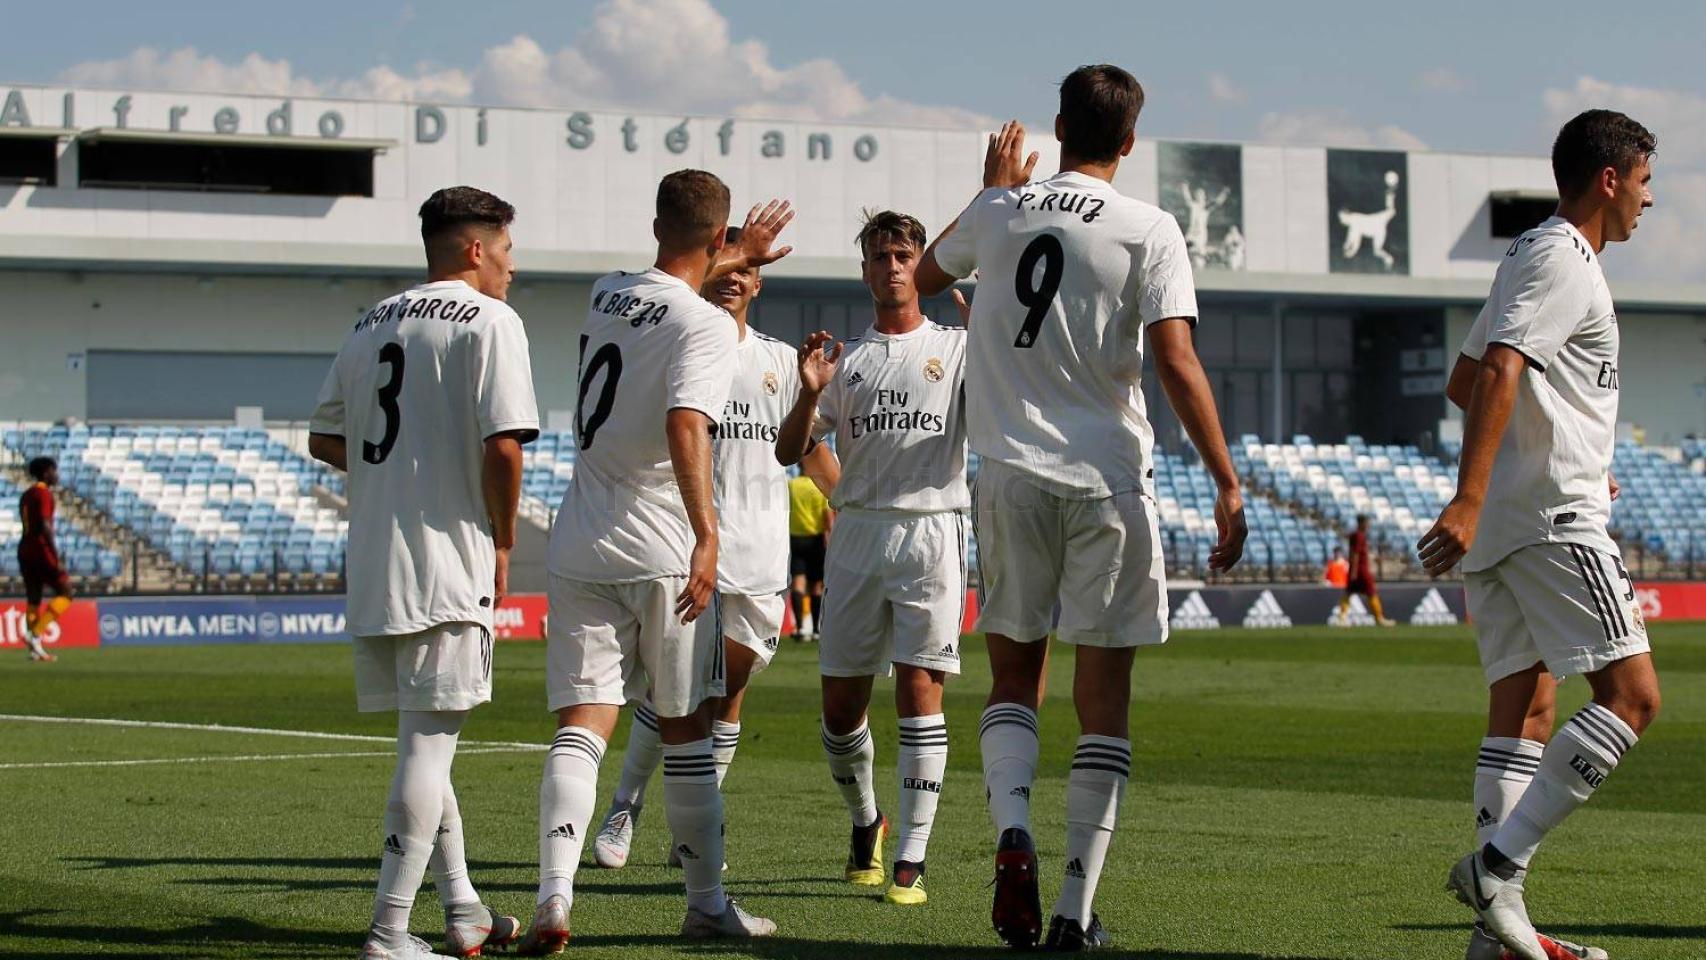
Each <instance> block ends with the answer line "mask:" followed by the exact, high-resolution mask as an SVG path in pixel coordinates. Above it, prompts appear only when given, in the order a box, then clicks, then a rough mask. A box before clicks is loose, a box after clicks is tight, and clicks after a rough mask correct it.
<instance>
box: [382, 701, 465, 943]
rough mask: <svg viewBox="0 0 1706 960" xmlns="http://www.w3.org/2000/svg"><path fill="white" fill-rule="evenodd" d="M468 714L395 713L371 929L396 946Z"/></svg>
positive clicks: (429, 852) (440, 811) (401, 937)
mask: <svg viewBox="0 0 1706 960" xmlns="http://www.w3.org/2000/svg"><path fill="white" fill-rule="evenodd" d="M467 718H468V712H467V711H466V710H458V711H443V712H433V711H423V710H400V711H398V713H397V771H396V773H395V774H394V775H393V776H392V777H391V793H390V795H389V796H388V797H387V798H386V801H385V822H384V829H383V834H384V855H383V856H382V857H381V858H380V862H379V889H378V891H377V894H376V895H375V897H374V899H373V931H372V934H371V936H372V937H373V938H374V939H375V940H378V941H379V942H381V943H383V944H386V945H387V946H391V947H396V946H399V945H400V944H401V943H402V942H403V941H404V940H406V939H407V938H408V935H409V913H410V911H411V910H412V909H413V908H414V905H415V894H416V893H418V892H419V891H420V888H421V879H422V878H423V877H424V876H425V875H426V869H427V861H428V860H430V859H431V858H432V849H433V838H434V836H435V835H436V834H437V832H438V825H439V822H440V820H442V819H443V816H444V794H445V788H446V787H447V785H448V784H449V783H450V766H451V763H452V762H453V761H454V760H455V759H456V738H457V736H458V735H459V734H460V733H461V730H462V722H463V721H464V720H466V719H467Z"/></svg>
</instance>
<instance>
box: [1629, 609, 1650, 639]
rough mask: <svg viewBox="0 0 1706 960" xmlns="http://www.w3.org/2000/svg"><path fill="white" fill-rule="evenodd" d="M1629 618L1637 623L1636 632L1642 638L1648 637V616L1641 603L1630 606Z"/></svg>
mask: <svg viewBox="0 0 1706 960" xmlns="http://www.w3.org/2000/svg"><path fill="white" fill-rule="evenodd" d="M1629 616H1630V618H1631V619H1633V620H1634V621H1635V632H1636V633H1638V634H1640V635H1641V636H1643V637H1644V636H1646V635H1647V614H1646V612H1645V611H1643V610H1642V609H1641V601H1639V600H1636V601H1634V602H1633V603H1631V604H1629Z"/></svg>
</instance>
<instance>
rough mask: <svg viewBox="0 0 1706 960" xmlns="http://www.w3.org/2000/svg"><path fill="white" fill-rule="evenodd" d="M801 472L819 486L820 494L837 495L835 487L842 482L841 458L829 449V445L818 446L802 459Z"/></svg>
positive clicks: (820, 444)
mask: <svg viewBox="0 0 1706 960" xmlns="http://www.w3.org/2000/svg"><path fill="white" fill-rule="evenodd" d="M800 472H801V473H803V474H805V475H806V476H807V477H809V478H810V479H811V482H812V483H814V484H816V485H817V489H818V492H819V493H822V494H823V495H824V496H826V497H827V496H830V495H832V494H834V493H835V485H836V484H838V483H840V482H841V458H840V457H837V456H836V455H835V451H834V450H831V449H829V444H827V443H819V444H816V445H814V446H813V447H812V448H811V451H810V452H808V453H807V454H806V455H805V456H803V457H801V458H800Z"/></svg>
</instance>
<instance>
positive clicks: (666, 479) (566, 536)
mask: <svg viewBox="0 0 1706 960" xmlns="http://www.w3.org/2000/svg"><path fill="white" fill-rule="evenodd" d="M736 337H737V334H736V331H735V321H734V318H733V317H731V316H729V314H728V312H727V311H725V310H723V309H721V308H719V307H716V306H713V305H712V304H710V303H709V302H707V301H706V300H705V299H704V298H702V297H700V296H699V292H698V291H697V290H694V289H692V288H691V287H689V286H688V285H687V284H686V283H685V282H683V281H682V280H680V279H679V278H677V277H674V276H671V275H670V274H667V273H665V272H663V271H662V270H658V269H656V268H653V269H650V270H647V271H645V272H643V273H632V274H630V273H613V274H610V275H609V276H606V277H603V278H602V279H600V280H599V281H598V282H597V283H595V284H593V287H592V298H591V302H590V303H589V305H588V310H587V316H586V323H585V325H584V326H583V327H582V329H581V342H580V351H581V352H580V376H579V384H580V386H579V405H578V409H577V410H576V413H575V439H576V446H577V447H578V448H579V450H578V452H577V454H576V456H575V472H574V476H573V477H572V478H571V479H570V481H569V488H568V490H567V491H565V492H564V494H563V503H562V506H561V508H560V509H559V510H558V511H557V518H556V522H555V523H554V524H553V525H552V527H551V541H550V547H549V550H548V560H547V567H548V569H549V570H550V571H551V572H552V573H553V574H556V575H557V576H560V577H567V578H569V579H572V580H581V581H584V582H588V583H633V582H637V581H640V580H654V579H658V578H661V577H677V576H686V575H687V574H688V572H689V570H688V566H689V560H690V556H691V553H692V549H693V529H692V527H691V525H690V524H689V523H688V520H687V508H686V506H685V505H684V504H683V502H682V499H681V488H680V487H679V486H678V485H677V484H676V481H675V468H674V466H673V465H672V463H671V461H670V457H669V437H668V433H667V422H668V417H669V412H670V411H671V410H675V409H685V410H697V411H698V412H700V413H703V414H704V415H705V416H707V417H709V418H710V420H711V422H712V424H713V425H714V424H716V423H717V422H718V421H719V420H721V418H722V416H723V410H724V406H725V405H726V403H727V401H728V397H729V383H730V379H731V378H732V376H733V372H734V366H735V363H734V360H735V357H734V354H735V341H736ZM719 553H720V551H719Z"/></svg>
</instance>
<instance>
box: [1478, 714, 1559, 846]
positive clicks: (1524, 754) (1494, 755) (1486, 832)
mask: <svg viewBox="0 0 1706 960" xmlns="http://www.w3.org/2000/svg"><path fill="white" fill-rule="evenodd" d="M1545 749H1546V745H1545V744H1543V743H1540V742H1539V741H1537V740H1523V739H1521V738H1518V737H1487V738H1486V739H1484V740H1482V741H1481V753H1480V756H1479V757H1477V758H1476V760H1475V845H1476V846H1477V847H1482V846H1486V845H1487V843H1488V842H1490V841H1491V840H1492V839H1493V834H1495V833H1497V832H1499V824H1501V823H1504V822H1505V818H1506V817H1508V816H1510V812H1511V810H1512V809H1513V808H1515V807H1516V802H1517V801H1518V800H1520V799H1522V792H1523V791H1524V790H1527V789H1528V784H1529V782H1530V781H1532V780H1533V779H1534V775H1535V774H1536V773H1538V772H1539V771H1540V754H1541V752H1542V751H1543V750H1545Z"/></svg>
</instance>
